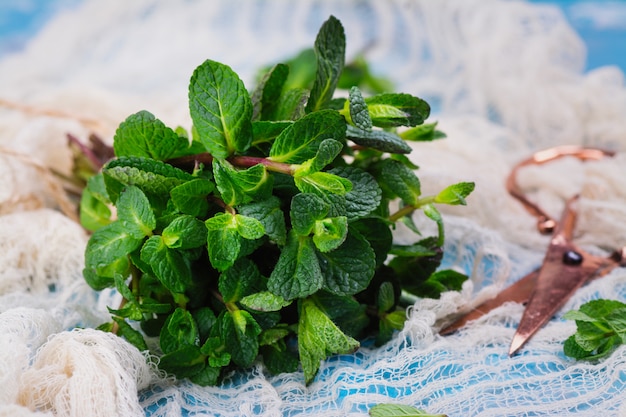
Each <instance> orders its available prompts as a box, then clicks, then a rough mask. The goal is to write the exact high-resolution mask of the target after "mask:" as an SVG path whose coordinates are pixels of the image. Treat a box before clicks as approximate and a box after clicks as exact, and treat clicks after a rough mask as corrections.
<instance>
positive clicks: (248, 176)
mask: <svg viewBox="0 0 626 417" xmlns="http://www.w3.org/2000/svg"><path fill="white" fill-rule="evenodd" d="M213 175H214V176H215V183H216V184H217V189H218V191H219V192H220V195H221V197H222V200H223V201H224V203H226V204H227V205H229V206H231V207H234V206H237V205H239V204H246V203H249V202H251V201H253V200H263V199H265V198H268V197H269V196H270V194H271V192H272V179H273V177H272V176H270V175H269V173H268V172H267V170H266V169H265V167H264V166H263V165H261V164H258V165H254V166H252V167H250V168H247V169H235V167H233V166H232V165H231V164H230V163H229V162H228V161H226V160H220V159H215V160H213Z"/></svg>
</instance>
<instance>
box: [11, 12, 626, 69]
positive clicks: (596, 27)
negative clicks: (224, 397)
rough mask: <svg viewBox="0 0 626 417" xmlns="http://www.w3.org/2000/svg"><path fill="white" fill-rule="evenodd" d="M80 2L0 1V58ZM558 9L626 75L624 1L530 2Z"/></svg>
mask: <svg viewBox="0 0 626 417" xmlns="http://www.w3.org/2000/svg"><path fill="white" fill-rule="evenodd" d="M82 1H83V0H2V2H0V58H2V56H4V55H6V54H7V53H10V52H14V51H19V50H20V49H22V48H24V46H25V45H26V44H27V43H28V40H29V39H30V37H32V36H33V35H34V34H36V33H37V32H38V31H39V30H40V29H41V28H42V27H43V26H44V25H45V24H46V21H47V20H48V19H49V18H50V17H51V16H53V15H54V14H55V13H56V12H58V11H59V10H63V9H67V8H72V7H77V6H78V5H80V3H81V2H82ZM530 1H531V2H532V3H539V4H553V5H556V6H558V7H560V8H561V10H562V11H563V13H564V15H565V16H566V18H567V19H568V21H569V22H570V23H571V25H572V27H573V28H574V29H575V30H576V31H577V32H578V33H579V34H580V36H581V38H582V39H583V40H584V42H585V43H586V45H587V49H588V55H587V66H586V70H591V69H594V68H597V67H601V66H604V65H617V66H619V67H621V68H622V70H623V71H624V72H626V1H623V0H621V1H616V0H595V1H592V0H530Z"/></svg>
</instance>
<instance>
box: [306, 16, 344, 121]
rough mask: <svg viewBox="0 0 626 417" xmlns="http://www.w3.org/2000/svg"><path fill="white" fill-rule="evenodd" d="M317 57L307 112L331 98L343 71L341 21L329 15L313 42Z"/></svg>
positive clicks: (317, 108)
mask: <svg viewBox="0 0 626 417" xmlns="http://www.w3.org/2000/svg"><path fill="white" fill-rule="evenodd" d="M314 50H315V56H316V58H317V71H316V73H315V81H314V82H313V87H312V88H311V95H310V97H309V101H308V102H307V105H306V111H307V113H311V112H315V111H317V110H320V109H322V108H324V106H325V105H326V104H327V103H328V102H329V101H330V100H331V99H332V98H333V94H334V93H335V88H336V87H337V82H338V81H339V77H340V76H341V72H342V71H343V67H344V64H345V55H346V35H345V33H344V30H343V26H342V25H341V22H340V21H339V20H337V18H335V17H334V16H330V18H328V20H327V21H326V22H324V24H323V25H322V27H321V28H320V30H319V32H318V34H317V37H316V39H315V44H314Z"/></svg>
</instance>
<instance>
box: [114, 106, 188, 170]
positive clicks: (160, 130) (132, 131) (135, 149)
mask: <svg viewBox="0 0 626 417" xmlns="http://www.w3.org/2000/svg"><path fill="white" fill-rule="evenodd" d="M187 148H189V141H188V139H186V138H184V137H180V136H178V134H177V133H176V132H174V131H173V130H172V129H170V128H169V127H167V126H165V124H163V122H162V121H160V120H159V119H157V118H155V117H154V115H153V114H152V113H150V112H147V111H145V110H144V111H140V112H138V113H135V114H133V115H130V116H128V118H127V119H126V120H125V121H123V122H122V123H121V124H120V125H119V127H118V128H117V130H116V131H115V136H114V137H113V149H114V150H115V155H116V156H118V157H120V156H141V157H145V158H152V159H156V160H159V161H164V160H166V159H169V158H172V157H174V156H176V154H177V153H179V152H183V151H185V150H186V149H187Z"/></svg>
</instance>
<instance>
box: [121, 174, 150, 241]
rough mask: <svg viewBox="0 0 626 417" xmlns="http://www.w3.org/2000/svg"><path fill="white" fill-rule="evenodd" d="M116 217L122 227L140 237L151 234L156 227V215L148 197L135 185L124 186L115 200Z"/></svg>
mask: <svg viewBox="0 0 626 417" xmlns="http://www.w3.org/2000/svg"><path fill="white" fill-rule="evenodd" d="M116 207H117V218H118V219H119V221H120V223H121V224H122V225H123V226H124V228H125V229H126V230H127V231H128V233H130V234H131V235H133V236H134V237H136V238H137V239H142V238H144V237H146V236H151V235H152V231H153V230H154V229H155V228H156V217H155V216H154V213H153V211H152V207H150V201H148V197H146V195H145V194H144V193H143V192H142V191H141V190H140V189H139V188H138V187H135V186H130V187H126V188H125V189H124V190H123V191H122V193H121V194H120V196H119V198H118V200H117V206H116Z"/></svg>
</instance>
